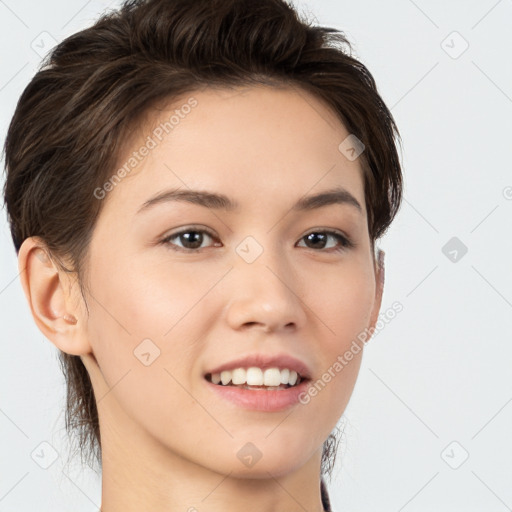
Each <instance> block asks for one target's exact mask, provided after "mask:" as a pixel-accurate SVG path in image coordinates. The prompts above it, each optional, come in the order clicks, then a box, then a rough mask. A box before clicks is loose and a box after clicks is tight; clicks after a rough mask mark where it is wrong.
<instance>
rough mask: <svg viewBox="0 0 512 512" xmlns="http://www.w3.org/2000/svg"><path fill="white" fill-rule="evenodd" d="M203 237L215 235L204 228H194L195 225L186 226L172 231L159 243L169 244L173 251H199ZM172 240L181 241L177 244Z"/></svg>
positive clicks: (213, 236) (211, 237)
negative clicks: (175, 231) (174, 231)
mask: <svg viewBox="0 0 512 512" xmlns="http://www.w3.org/2000/svg"><path fill="white" fill-rule="evenodd" d="M205 238H206V239H208V238H210V239H214V238H215V235H214V234H213V233H212V232H210V231H209V230H206V229H204V228H196V227H193V226H191V227H188V228H187V229H184V230H182V231H178V232H177V233H173V234H171V235H169V236H167V237H165V238H164V239H163V240H162V241H161V242H160V243H161V244H163V245H169V246H171V248H172V249H173V250H175V251H184V252H199V249H203V248H204V247H202V245H203V242H204V241H205ZM173 240H176V241H178V242H179V243H181V246H180V245H177V244H176V243H174V242H173Z"/></svg>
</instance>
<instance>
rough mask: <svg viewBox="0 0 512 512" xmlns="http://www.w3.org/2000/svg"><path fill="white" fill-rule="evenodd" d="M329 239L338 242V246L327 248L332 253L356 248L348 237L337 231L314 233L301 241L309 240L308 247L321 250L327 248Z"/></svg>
mask: <svg viewBox="0 0 512 512" xmlns="http://www.w3.org/2000/svg"><path fill="white" fill-rule="evenodd" d="M329 239H334V240H336V241H337V242H338V245H337V246H336V245H334V247H332V246H331V247H327V249H328V250H330V251H333V250H334V251H343V250H345V249H349V248H351V247H354V244H353V243H352V242H351V241H350V240H349V239H348V238H347V237H345V236H343V235H342V234H340V233H337V232H336V231H312V232H311V233H309V234H307V235H305V236H303V237H302V238H301V240H307V243H306V247H308V248H309V249H319V250H322V249H325V248H326V246H327V244H328V241H329Z"/></svg>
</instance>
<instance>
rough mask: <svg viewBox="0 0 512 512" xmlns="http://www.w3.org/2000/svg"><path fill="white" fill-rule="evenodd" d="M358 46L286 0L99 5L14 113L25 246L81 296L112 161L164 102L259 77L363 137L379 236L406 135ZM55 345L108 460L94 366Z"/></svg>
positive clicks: (10, 207)
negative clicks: (72, 277)
mask: <svg viewBox="0 0 512 512" xmlns="http://www.w3.org/2000/svg"><path fill="white" fill-rule="evenodd" d="M352 54H353V51H352V46H351V44H350V42H349V41H348V40H347V39H346V37H345V35H344V33H343V32H341V31H339V30H337V29H334V28H328V27H320V26H316V25H314V24H313V23H312V22H311V21H308V20H307V19H305V18H302V17H301V16H300V15H299V14H298V13H297V11H296V10H295V8H294V7H293V5H291V4H289V3H287V2H286V1H285V0H258V2H253V1H252V0H128V1H125V2H124V3H123V4H122V6H121V7H120V8H119V9H117V10H113V11H109V12H107V13H105V14H103V15H102V16H101V17H100V18H99V19H98V20H97V21H96V22H95V23H94V25H92V26H91V27H89V28H87V29H85V30H82V31H80V32H77V33H75V34H73V35H71V36H70V37H68V38H66V39H64V40H63V41H62V42H61V43H60V44H58V45H57V46H56V47H55V48H54V49H53V51H51V53H50V54H49V55H48V56H47V57H46V59H45V60H44V61H43V62H42V64H41V66H40V68H39V70H38V72H37V73H36V74H35V76H34V77H33V78H32V80H31V81H30V83H29V84H28V86H27V87H26V88H25V90H24V91H23V93H22V95H21V97H20V99H19V101H18V104H17V107H16V110H15V113H14V115H13V118H12V120H11V123H10V126H9V129H8V133H7V137H6V140H5V145H4V148H3V150H4V156H5V167H6V172H7V176H6V181H5V185H4V200H5V204H6V206H7V215H8V221H9V223H10V229H11V235H12V239H13V242H14V247H15V249H16V253H18V252H19V249H20V246H21V244H22V242H23V241H24V240H25V239H26V238H27V237H31V236H38V237H40V238H41V240H42V241H43V242H44V244H45V246H46V249H47V251H48V253H49V255H50V256H51V257H52V259H53V260H54V261H55V262H56V263H57V264H58V265H59V267H60V269H61V270H62V271H64V272H72V273H76V276H77V279H78V282H79V283H80V289H81V291H82V295H83V297H84V300H85V295H86V294H85V292H84V288H83V284H84V283H85V275H86V271H87V270H88V268H87V265H86V259H87V258H86V257H87V254H88V252H87V251H88V246H89V243H90V240H91V236H92V232H93V229H94V226H95V222H96V220H97V219H98V216H99V214H100V211H101V205H102V201H99V200H98V199H96V198H95V195H94V191H95V190H96V189H97V188H98V187H101V186H102V185H103V184H104V183H105V182H106V181H107V179H108V177H109V176H111V175H112V170H113V169H114V167H115V164H116V162H117V159H118V158H119V155H120V151H121V149H122V147H123V143H124V142H125V141H126V140H127V138H128V135H129V133H130V130H131V129H133V127H134V126H137V123H138V122H139V121H140V119H141V118H142V116H144V115H145V114H147V113H148V111H149V109H150V108H151V107H153V106H154V105H156V104H158V103H159V102H167V101H170V100H172V99H174V98H177V97H178V96H180V95H182V94H185V93H190V92H192V91H195V90H200V89H204V88H207V87H220V88H230V87H238V86H256V85H266V86H270V87H281V86H284V87H291V88H296V89H297V90H299V91H305V92H307V93H310V94H312V95H313V96H314V97H316V98H317V99H319V100H321V101H322V102H324V104H326V105H327V106H328V107H329V108H330V110H331V111H332V112H334V113H335V114H336V116H337V117H338V119H339V120H340V121H341V122H342V123H343V125H344V126H345V127H346V129H347V130H348V131H349V133H351V134H353V135H355V136H356V137H357V138H358V139H359V140H360V141H361V142H362V143H363V144H364V151H363V153H362V154H361V155H360V156H359V160H360V162H361V166H362V169H363V177H364V193H365V202H366V207H367V212H368V215H367V216H368V232H369V236H370V240H371V243H372V249H373V248H374V242H375V240H377V239H378V238H380V237H381V236H382V235H383V234H384V233H385V232H386V230H387V228H388V227H389V225H390V224H391V222H392V220H393V218H394V217H395V215H396V213H397V212H398V209H399V207H400V203H401V198H402V174H401V167H400V162H399V157H398V153H397V147H396V145H395V144H396V142H401V141H400V135H399V133H398V129H397V127H396V125H395V122H394V119H393V117H392V115H391V112H390V110H389V109H388V108H387V107H386V105H385V104H384V101H383V100H382V98H381V96H380V95H379V93H378V91H377V87H376V84H375V81H374V78H373V76H372V75H371V73H370V72H369V71H368V69H367V68H366V67H365V66H364V65H363V64H362V63H361V62H359V61H358V60H357V59H356V58H354V57H353V56H352ZM64 261H66V262H69V263H68V266H66V264H65V263H64ZM68 267H69V268H68ZM86 304H87V302H86ZM59 359H60V364H61V367H62V371H63V374H64V377H65V380H66V386H67V396H66V410H65V412H66V430H67V431H68V434H71V433H72V431H74V432H75V433H76V434H77V436H76V438H77V439H78V443H79V448H80V453H81V455H82V462H83V458H84V454H88V455H89V457H91V456H92V457H93V459H94V460H95V461H97V462H99V464H100V465H101V440H100V431H99V423H98V411H97V408H96V401H95V397H94V392H93V389H92V385H91V381H90V378H89V375H88V372H87V370H86V369H85V366H84V365H83V363H82V361H81V359H80V357H79V356H76V355H70V354H67V353H64V352H62V351H59ZM70 437H72V436H71V435H70ZM337 441H339V439H337V438H336V436H335V435H334V434H333V433H331V434H330V436H329V438H328V439H327V440H326V441H325V443H324V445H323V451H322V475H323V474H324V473H328V474H329V475H331V471H332V468H333V464H334V459H335V456H336V447H337ZM322 484H323V480H322Z"/></svg>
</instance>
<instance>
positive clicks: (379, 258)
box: [368, 249, 385, 332]
mask: <svg viewBox="0 0 512 512" xmlns="http://www.w3.org/2000/svg"><path fill="white" fill-rule="evenodd" d="M384 254H385V253H384V251H383V250H382V249H377V255H376V257H375V258H374V262H375V265H374V266H375V301H374V303H373V309H372V313H371V318H370V325H369V326H368V329H369V330H370V332H373V330H374V329H375V325H376V324H377V320H378V319H379V312H380V306H381V303H382V294H383V293H384Z"/></svg>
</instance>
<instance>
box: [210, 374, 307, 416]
mask: <svg viewBox="0 0 512 512" xmlns="http://www.w3.org/2000/svg"><path fill="white" fill-rule="evenodd" d="M205 382H206V384H208V386H209V387H210V388H211V389H213V391H214V392H215V393H218V394H219V395H220V396H221V397H222V398H225V399H226V400H229V401H230V402H232V403H234V404H236V405H238V406H239V407H242V408H243V409H248V410H251V411H264V412H276V411H283V410H284V409H287V408H288V407H291V406H292V405H295V404H297V403H299V401H300V400H299V398H300V395H301V393H304V392H305V391H306V390H307V388H308V383H309V381H308V380H304V381H302V382H301V383H300V384H299V385H298V386H293V387H291V388H286V389H274V390H270V391H266V390H264V389H262V390H253V389H243V388H237V387H235V386H221V385H219V384H213V383H212V382H210V381H207V380H206V381H205Z"/></svg>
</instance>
